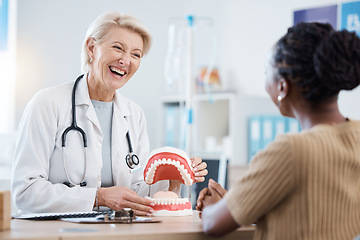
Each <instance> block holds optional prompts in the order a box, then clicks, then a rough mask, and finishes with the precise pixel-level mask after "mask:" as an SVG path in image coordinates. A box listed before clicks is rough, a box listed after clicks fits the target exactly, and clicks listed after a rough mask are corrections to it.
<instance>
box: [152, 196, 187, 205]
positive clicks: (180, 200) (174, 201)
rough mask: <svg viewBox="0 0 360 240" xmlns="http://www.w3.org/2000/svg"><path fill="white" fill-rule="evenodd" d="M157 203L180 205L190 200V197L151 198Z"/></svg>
mask: <svg viewBox="0 0 360 240" xmlns="http://www.w3.org/2000/svg"><path fill="white" fill-rule="evenodd" d="M146 198H148V199H150V200H152V202H153V203H154V204H156V205H178V204H185V203H187V202H189V199H188V198H149V197H146Z"/></svg>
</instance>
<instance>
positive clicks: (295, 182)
mask: <svg viewBox="0 0 360 240" xmlns="http://www.w3.org/2000/svg"><path fill="white" fill-rule="evenodd" d="M359 67H360V39H359V37H358V36H357V35H356V34H355V33H349V32H348V31H346V30H342V31H334V30H333V28H332V27H331V26H330V25H329V24H322V23H300V24H298V25H296V26H294V27H292V28H290V29H289V30H288V32H287V34H286V35H285V36H283V37H282V38H281V39H280V40H279V41H278V42H277V43H276V45H275V47H274V48H273V49H272V51H271V54H270V55H269V59H268V63H267V68H266V84H265V86H266V90H267V92H268V93H269V95H270V97H271V99H272V100H273V101H274V103H275V104H276V105H277V106H278V108H279V111H280V113H281V114H282V115H284V116H288V117H294V118H296V119H297V120H298V121H299V122H300V124H301V127H302V129H303V131H302V132H301V133H296V134H286V135H281V136H278V137H277V138H276V139H275V141H274V142H272V143H271V144H269V145H268V147H267V148H266V149H265V150H264V151H261V152H259V153H258V154H257V155H255V157H254V158H253V160H252V162H251V164H250V168H249V171H248V173H247V174H245V176H244V177H242V178H241V179H239V181H238V182H237V183H236V184H235V185H234V186H233V187H232V188H231V189H230V190H229V192H226V190H224V189H223V188H222V187H221V186H220V185H219V184H217V183H215V182H214V181H210V183H209V187H208V188H206V189H204V190H203V191H202V192H201V194H199V198H198V206H197V209H198V210H202V219H203V226H204V230H205V232H207V233H209V234H214V235H223V234H226V233H228V232H230V231H232V230H234V229H236V228H237V227H238V226H239V225H246V224H251V223H256V232H255V238H254V239H278V240H281V239H309V240H310V239H313V240H317V239H354V237H356V236H357V235H358V234H360V174H359V171H360V154H359V150H360V122H359V121H354V120H350V119H348V118H347V117H345V116H343V115H342V114H341V113H340V111H339V109H338V104H337V99H338V94H339V92H340V91H341V90H352V89H354V88H356V87H357V86H358V85H359V84H360V71H359Z"/></svg>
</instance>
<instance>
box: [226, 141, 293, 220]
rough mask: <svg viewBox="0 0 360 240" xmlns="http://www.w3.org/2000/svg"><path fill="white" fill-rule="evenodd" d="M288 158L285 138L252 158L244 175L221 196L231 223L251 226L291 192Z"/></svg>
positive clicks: (289, 152) (290, 164) (288, 150)
mask: <svg viewBox="0 0 360 240" xmlns="http://www.w3.org/2000/svg"><path fill="white" fill-rule="evenodd" d="M291 161H292V156H291V148H290V144H289V142H288V141H287V137H286V135H282V136H279V137H277V138H276V140H275V141H274V142H272V143H271V144H269V145H268V147H267V148H266V149H265V150H263V151H260V152H259V153H258V154H256V155H255V157H254V158H253V160H252V162H251V164H250V168H249V171H248V172H247V174H246V175H245V176H244V177H242V178H241V179H239V180H238V181H237V182H236V183H235V184H234V186H232V187H231V189H230V190H229V192H228V193H227V194H226V195H225V200H226V203H227V205H228V208H229V209H231V214H232V216H233V218H234V220H235V221H236V222H237V223H238V224H240V225H242V224H245V225H246V224H252V223H254V222H256V221H258V220H259V219H260V218H262V217H263V216H265V215H266V214H267V213H268V212H269V211H271V210H272V209H273V208H274V207H276V206H277V205H278V204H279V203H280V202H281V201H282V200H283V199H284V198H285V197H286V196H287V195H288V194H289V193H290V191H291V190H292V188H293V185H294V181H293V179H292V174H293V170H292V166H293V165H292V163H291Z"/></svg>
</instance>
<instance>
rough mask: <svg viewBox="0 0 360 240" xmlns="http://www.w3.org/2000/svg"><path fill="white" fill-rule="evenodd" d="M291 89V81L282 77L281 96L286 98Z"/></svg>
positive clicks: (280, 83)
mask: <svg viewBox="0 0 360 240" xmlns="http://www.w3.org/2000/svg"><path fill="white" fill-rule="evenodd" d="M289 90H290V84H289V81H288V80H286V79H285V78H281V79H280V80H279V81H278V91H279V96H280V97H281V98H282V99H284V98H285V97H286V96H287V95H288V93H289Z"/></svg>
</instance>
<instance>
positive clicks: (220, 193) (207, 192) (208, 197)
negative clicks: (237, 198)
mask: <svg viewBox="0 0 360 240" xmlns="http://www.w3.org/2000/svg"><path fill="white" fill-rule="evenodd" d="M226 193H227V190H225V189H224V188H223V187H222V186H221V185H220V184H219V183H217V182H215V181H214V180H212V179H210V180H209V184H208V187H207V188H204V189H203V190H201V191H200V193H199V196H198V199H197V201H196V210H198V211H200V213H199V216H200V218H201V211H202V210H203V208H204V207H205V206H208V205H212V204H214V203H216V202H218V201H219V200H220V199H221V198H223V197H224V195H225V194H226Z"/></svg>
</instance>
